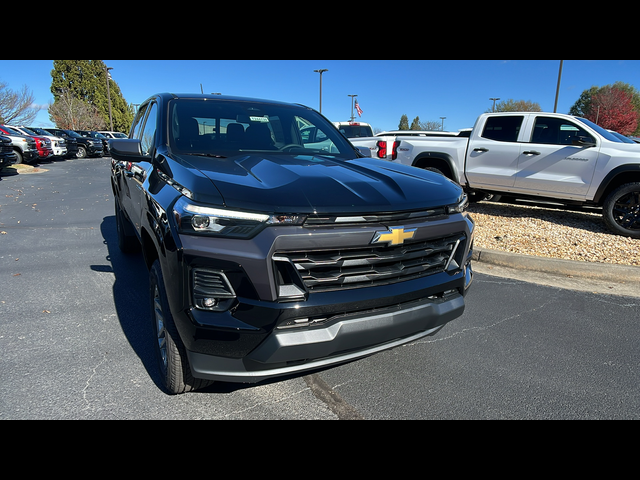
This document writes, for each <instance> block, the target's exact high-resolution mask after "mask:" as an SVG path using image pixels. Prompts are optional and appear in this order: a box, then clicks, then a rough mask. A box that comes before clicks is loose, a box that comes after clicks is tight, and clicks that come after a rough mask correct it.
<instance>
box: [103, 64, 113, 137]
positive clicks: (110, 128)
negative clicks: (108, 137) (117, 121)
mask: <svg viewBox="0 0 640 480" xmlns="http://www.w3.org/2000/svg"><path fill="white" fill-rule="evenodd" d="M104 70H105V72H106V74H107V98H109V131H110V132H113V119H112V118H111V92H110V91H109V79H110V78H111V74H110V73H109V70H113V67H107V66H106V65H105V66H104Z"/></svg>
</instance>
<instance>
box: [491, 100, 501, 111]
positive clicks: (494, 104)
mask: <svg viewBox="0 0 640 480" xmlns="http://www.w3.org/2000/svg"><path fill="white" fill-rule="evenodd" d="M489 100H493V107H492V108H491V112H495V111H496V100H500V99H499V98H490V99H489Z"/></svg>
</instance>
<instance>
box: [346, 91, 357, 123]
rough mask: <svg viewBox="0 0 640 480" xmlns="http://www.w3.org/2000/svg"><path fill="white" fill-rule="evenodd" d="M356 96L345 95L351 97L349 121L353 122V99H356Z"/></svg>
mask: <svg viewBox="0 0 640 480" xmlns="http://www.w3.org/2000/svg"><path fill="white" fill-rule="evenodd" d="M357 96H358V95H347V97H351V121H352V122H353V121H354V120H355V119H356V117H354V116H353V98H354V97H357Z"/></svg>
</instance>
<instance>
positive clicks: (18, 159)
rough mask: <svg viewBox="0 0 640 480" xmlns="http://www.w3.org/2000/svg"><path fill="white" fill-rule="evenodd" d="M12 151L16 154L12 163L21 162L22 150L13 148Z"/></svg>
mask: <svg viewBox="0 0 640 480" xmlns="http://www.w3.org/2000/svg"><path fill="white" fill-rule="evenodd" d="M14 152H15V154H16V161H15V162H13V163H14V164H18V163H22V160H23V157H22V152H21V151H20V150H14Z"/></svg>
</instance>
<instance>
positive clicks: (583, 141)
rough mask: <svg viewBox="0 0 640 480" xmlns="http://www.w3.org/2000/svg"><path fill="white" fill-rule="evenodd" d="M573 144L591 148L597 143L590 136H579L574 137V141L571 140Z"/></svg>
mask: <svg viewBox="0 0 640 480" xmlns="http://www.w3.org/2000/svg"><path fill="white" fill-rule="evenodd" d="M571 145H573V146H574V147H585V148H589V147H595V146H596V143H595V142H594V141H592V140H591V138H589V137H584V136H580V137H578V138H574V139H573V141H572V142H571Z"/></svg>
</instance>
